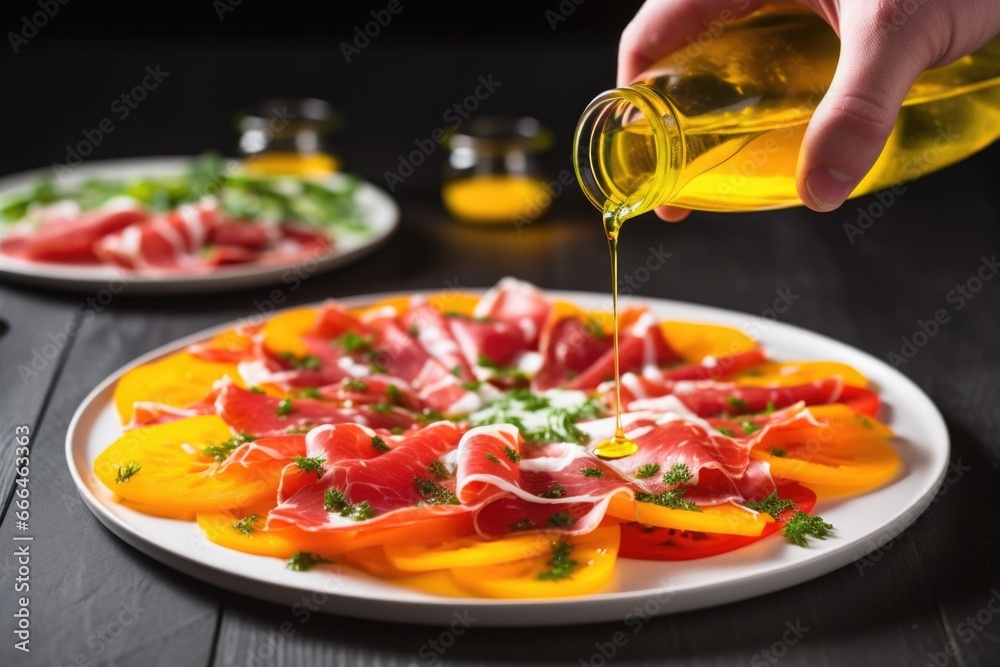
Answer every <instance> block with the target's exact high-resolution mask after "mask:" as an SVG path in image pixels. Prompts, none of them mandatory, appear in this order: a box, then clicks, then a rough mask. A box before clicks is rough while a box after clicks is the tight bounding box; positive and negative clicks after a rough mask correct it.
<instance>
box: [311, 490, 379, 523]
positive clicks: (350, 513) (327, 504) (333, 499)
mask: <svg viewBox="0 0 1000 667" xmlns="http://www.w3.org/2000/svg"><path fill="white" fill-rule="evenodd" d="M323 509H325V510H326V511H327V512H336V513H337V514H339V515H340V516H342V517H344V518H345V519H350V520H351V521H365V520H367V519H370V518H372V517H373V516H375V511H374V510H372V507H371V505H369V504H368V501H367V500H365V501H362V502H360V503H352V502H350V501H348V500H347V496H345V495H344V492H343V491H341V490H340V489H333V488H331V489H327V490H326V491H325V492H324V493H323Z"/></svg>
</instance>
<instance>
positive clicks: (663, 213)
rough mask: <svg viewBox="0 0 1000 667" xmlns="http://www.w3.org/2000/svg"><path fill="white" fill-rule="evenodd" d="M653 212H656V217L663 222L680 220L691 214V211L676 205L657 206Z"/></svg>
mask: <svg viewBox="0 0 1000 667" xmlns="http://www.w3.org/2000/svg"><path fill="white" fill-rule="evenodd" d="M654 212H655V213H656V217H658V218H659V219H660V220H663V221H665V222H680V221H681V220H683V219H684V218H686V217H688V216H689V215H691V211H689V210H687V209H686V208H677V207H676V206H659V207H657V208H656V209H655V211H654Z"/></svg>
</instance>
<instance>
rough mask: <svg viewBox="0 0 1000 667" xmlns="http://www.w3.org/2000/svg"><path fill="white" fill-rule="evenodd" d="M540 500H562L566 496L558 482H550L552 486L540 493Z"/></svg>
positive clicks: (564, 490)
mask: <svg viewBox="0 0 1000 667" xmlns="http://www.w3.org/2000/svg"><path fill="white" fill-rule="evenodd" d="M539 495H541V496H542V498H562V497H563V496H565V495H566V489H564V488H563V485H562V484H560V483H559V482H552V486H550V487H549V488H547V489H545V490H544V491H542V493H541V494H539Z"/></svg>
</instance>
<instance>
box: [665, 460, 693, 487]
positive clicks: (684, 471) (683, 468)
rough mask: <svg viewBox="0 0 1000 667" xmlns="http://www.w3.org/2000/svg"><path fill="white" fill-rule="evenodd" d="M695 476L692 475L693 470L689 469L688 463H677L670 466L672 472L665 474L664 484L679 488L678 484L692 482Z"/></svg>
mask: <svg viewBox="0 0 1000 667" xmlns="http://www.w3.org/2000/svg"><path fill="white" fill-rule="evenodd" d="M692 477H694V475H693V474H692V473H691V469H690V468H688V467H687V464H686V463H675V464H674V465H672V466H670V470H668V471H667V472H665V473H663V483H664V484H666V485H667V486H677V485H678V484H684V483H686V482H689V481H691V478H692Z"/></svg>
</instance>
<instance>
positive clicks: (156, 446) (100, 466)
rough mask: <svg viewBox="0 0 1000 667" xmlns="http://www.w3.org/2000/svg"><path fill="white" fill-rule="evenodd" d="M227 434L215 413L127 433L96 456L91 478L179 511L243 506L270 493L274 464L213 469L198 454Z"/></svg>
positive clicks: (124, 493)
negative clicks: (93, 476) (222, 469)
mask: <svg viewBox="0 0 1000 667" xmlns="http://www.w3.org/2000/svg"><path fill="white" fill-rule="evenodd" d="M232 436H233V434H232V432H231V431H230V430H229V427H228V426H226V423H225V422H224V421H222V420H221V419H219V418H218V417H216V416H215V415H208V416H200V417H190V418H188V419H180V420H177V421H172V422H168V423H166V424H156V425H154V426H146V427H143V428H137V429H133V430H131V431H128V432H127V433H125V434H124V435H123V436H122V437H120V438H119V439H118V440H116V441H115V442H113V443H112V444H111V445H109V446H108V448H107V449H105V450H104V451H103V452H101V453H100V454H99V455H98V457H97V459H96V460H95V461H94V474H95V475H97V478H98V479H100V480H101V482H103V483H104V485H105V486H107V487H108V488H109V489H111V490H112V491H114V492H115V493H116V494H118V495H119V496H121V497H122V498H125V499H126V500H130V501H133V502H137V503H142V504H145V505H155V506H156V507H159V508H164V509H167V510H177V511H182V512H184V511H187V512H199V511H200V512H211V511H215V510H222V509H226V508H230V507H245V506H247V505H251V504H253V503H256V502H260V501H261V500H262V499H263V498H266V497H267V496H268V495H269V494H274V493H276V492H277V486H278V478H279V475H280V473H281V468H280V466H274V465H266V464H265V465H253V466H247V467H241V466H230V467H229V468H227V469H226V470H225V471H224V472H218V471H216V470H215V466H214V461H213V459H212V458H211V457H209V456H206V455H205V454H204V453H203V450H204V449H205V448H206V447H207V446H209V445H212V444H218V443H221V442H224V441H226V440H228V439H229V438H231V437H232ZM129 468H132V469H135V470H136V472H134V474H132V475H131V476H128V475H127V471H128V470H129ZM123 473H124V474H125V476H126V477H127V479H122V476H123Z"/></svg>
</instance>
